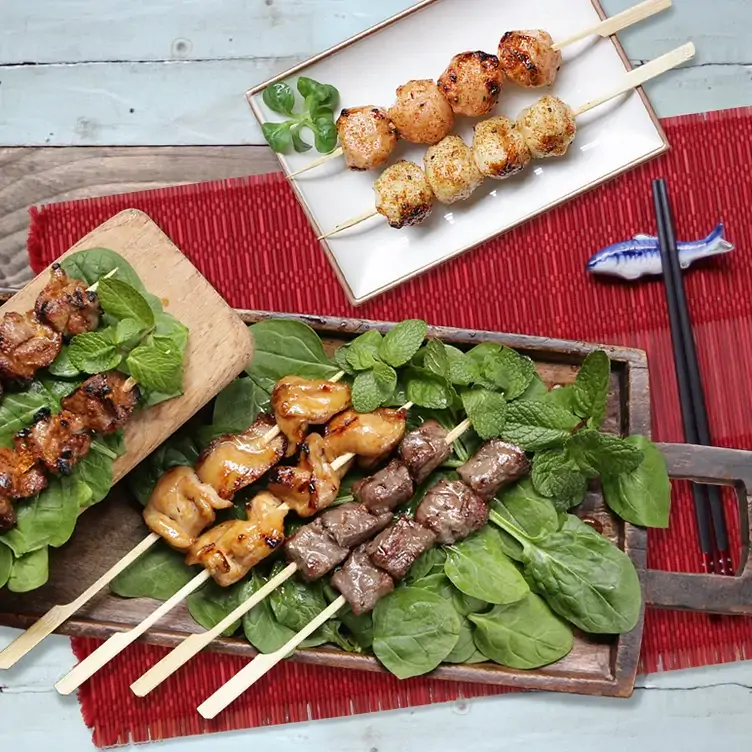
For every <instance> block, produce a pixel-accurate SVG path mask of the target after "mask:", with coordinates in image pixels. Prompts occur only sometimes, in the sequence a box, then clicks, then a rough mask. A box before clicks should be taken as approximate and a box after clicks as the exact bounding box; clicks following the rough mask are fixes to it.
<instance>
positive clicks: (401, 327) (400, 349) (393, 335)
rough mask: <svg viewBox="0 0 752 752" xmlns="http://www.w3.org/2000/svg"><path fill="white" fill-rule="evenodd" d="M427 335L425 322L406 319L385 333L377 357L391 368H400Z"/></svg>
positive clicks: (408, 360)
mask: <svg viewBox="0 0 752 752" xmlns="http://www.w3.org/2000/svg"><path fill="white" fill-rule="evenodd" d="M427 333H428V326H427V325H426V322H425V321H421V320H420V319H406V320H405V321H402V322H401V323H399V324H397V325H396V326H395V327H393V328H392V329H390V330H389V331H388V332H387V333H386V335H385V336H384V339H383V340H382V342H381V344H380V345H379V357H380V358H381V360H383V361H384V363H387V364H389V365H390V366H392V367H393V368H400V367H402V366H404V365H405V364H407V363H409V362H410V360H411V359H412V357H413V355H415V353H417V352H418V350H420V347H421V345H422V344H423V340H424V339H425V338H426V334H427Z"/></svg>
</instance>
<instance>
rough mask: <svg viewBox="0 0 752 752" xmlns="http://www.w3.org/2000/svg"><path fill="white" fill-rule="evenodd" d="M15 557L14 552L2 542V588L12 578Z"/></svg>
mask: <svg viewBox="0 0 752 752" xmlns="http://www.w3.org/2000/svg"><path fill="white" fill-rule="evenodd" d="M14 561H15V557H14V556H13V552H12V551H11V550H10V549H9V548H8V547H7V546H4V545H3V544H2V542H0V588H1V587H4V586H5V583H6V582H8V579H9V578H10V573H11V571H12V570H13V562H14Z"/></svg>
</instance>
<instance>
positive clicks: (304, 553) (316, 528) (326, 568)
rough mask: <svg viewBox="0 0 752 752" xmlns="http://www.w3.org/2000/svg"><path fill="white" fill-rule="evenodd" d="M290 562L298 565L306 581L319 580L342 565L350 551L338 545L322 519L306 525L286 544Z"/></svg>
mask: <svg viewBox="0 0 752 752" xmlns="http://www.w3.org/2000/svg"><path fill="white" fill-rule="evenodd" d="M285 553H286V554H287V559H288V561H290V562H292V563H293V564H297V565H298V570H299V571H300V573H301V574H302V575H303V577H304V578H305V579H306V580H309V581H310V580H317V579H318V578H319V577H323V576H324V575H325V574H326V573H327V572H331V571H332V569H334V567H336V566H337V564H341V563H342V562H343V561H344V560H345V559H346V558H347V554H349V553H350V551H349V550H348V549H347V548H343V547H342V546H338V545H337V541H335V540H334V538H332V536H331V535H329V533H328V531H327V530H326V529H325V528H324V525H323V523H322V522H321V520H320V519H316V520H314V521H313V522H311V523H309V524H308V525H304V526H303V527H301V528H300V530H298V531H297V532H296V533H295V534H294V535H292V536H290V537H289V538H288V539H287V541H286V542H285Z"/></svg>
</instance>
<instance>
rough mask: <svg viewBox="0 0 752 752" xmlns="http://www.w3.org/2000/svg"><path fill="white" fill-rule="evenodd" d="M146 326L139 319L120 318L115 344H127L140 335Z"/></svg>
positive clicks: (116, 329) (116, 328)
mask: <svg viewBox="0 0 752 752" xmlns="http://www.w3.org/2000/svg"><path fill="white" fill-rule="evenodd" d="M146 328H147V327H145V326H144V325H143V324H142V323H141V322H140V321H138V320H137V319H120V321H118V322H117V326H116V327H115V344H116V345H125V344H126V343H127V342H128V341H129V340H131V339H134V338H135V337H138V335H139V334H141V333H142V332H143V331H144V329H146Z"/></svg>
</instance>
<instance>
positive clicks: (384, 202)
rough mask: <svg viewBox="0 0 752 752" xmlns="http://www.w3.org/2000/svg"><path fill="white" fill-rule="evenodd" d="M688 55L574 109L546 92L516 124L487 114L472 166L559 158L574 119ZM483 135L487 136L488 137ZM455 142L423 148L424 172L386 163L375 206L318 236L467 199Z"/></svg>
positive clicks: (640, 72) (392, 221)
mask: <svg viewBox="0 0 752 752" xmlns="http://www.w3.org/2000/svg"><path fill="white" fill-rule="evenodd" d="M694 53H695V47H694V44H692V43H691V42H689V43H687V44H685V45H683V46H682V47H678V48H677V49H675V50H673V51H672V52H669V53H667V54H665V55H663V56H661V57H659V58H656V59H655V60H653V61H651V62H649V63H646V64H645V65H642V66H640V67H639V68H636V69H635V70H633V71H631V72H629V73H627V74H626V75H625V76H624V78H623V79H622V83H621V84H620V85H619V86H618V87H616V88H615V89H614V90H613V91H610V92H608V93H607V94H605V95H603V96H601V97H598V98H597V99H594V100H592V101H590V102H587V103H586V104H583V105H582V106H581V107H578V108H577V109H572V108H570V107H569V106H568V105H567V104H565V103H564V102H562V101H561V100H560V99H557V98H556V97H551V96H546V97H543V98H542V99H540V100H539V101H538V102H536V103H535V104H534V105H532V106H531V107H528V108H527V109H526V110H524V111H523V113H522V114H521V115H520V117H519V119H518V121H517V123H516V126H515V125H514V124H511V121H507V120H506V118H493V120H494V121H496V123H497V126H491V130H492V131H493V133H491V134H488V133H486V132H485V130H483V128H481V131H480V132H479V136H478V138H477V139H476V141H475V143H474V147H475V149H474V152H475V153H474V155H473V156H474V161H475V166H476V167H477V168H479V169H480V172H481V173H484V174H486V175H487V176H489V177H497V178H504V177H509V176H510V175H511V174H514V173H516V172H519V171H520V170H521V169H523V168H524V166H525V165H526V164H527V162H529V157H531V156H532V157H536V158H544V157H551V156H563V155H564V154H566V152H567V150H568V149H569V146H570V145H571V144H572V142H573V141H574V138H575V135H576V132H577V127H576V119H577V118H578V117H580V116H581V115H583V114H585V113H586V112H588V111H590V110H592V109H594V108H596V107H599V106H600V105H602V104H605V103H606V102H609V101H610V100H612V99H615V98H616V97H619V96H621V95H622V94H624V93H626V92H628V91H631V90H632V89H635V88H637V87H638V86H641V85H642V84H644V83H645V82H646V81H649V80H651V79H653V78H656V77H657V76H659V75H661V74H663V73H665V72H666V71H668V70H671V69H672V68H675V67H677V66H678V65H681V64H682V63H684V62H686V61H687V60H689V59H690V58H692V57H693V56H694ZM504 121H506V122H507V123H510V125H509V127H508V128H500V127H498V124H499V123H501V122H504ZM487 127H488V126H487ZM504 130H506V131H507V133H504V132H503V131H504ZM489 136H491V137H492V138H490V139H489ZM494 139H498V143H496V144H495V143H494ZM457 141H458V140H457ZM457 141H454V142H452V143H451V144H445V145H442V144H438V145H437V146H435V147H432V149H433V150H434V151H432V149H429V150H428V152H427V154H426V160H427V163H426V167H427V169H426V172H424V171H423V170H422V169H421V168H420V167H419V166H418V165H416V164H414V163H413V162H407V161H400V162H397V163H396V164H394V165H392V166H391V167H387V169H386V170H384V172H383V173H382V174H381V176H380V177H379V178H378V179H377V180H376V182H375V183H374V192H375V194H376V205H375V208H374V209H372V210H370V211H368V212H365V213H363V214H361V215H359V216H357V217H354V218H352V219H349V220H347V221H346V222H343V223H342V224H340V225H337V226H336V227H335V228H334V229H333V230H330V231H329V232H326V233H324V234H323V235H320V236H319V238H318V239H319V240H324V239H325V238H328V237H331V236H332V235H336V234H337V233H340V232H342V231H343V230H346V229H348V228H350V227H354V226H355V225H358V224H360V223H362V222H365V221H366V220H368V219H370V218H371V217H375V216H377V215H379V214H381V215H382V216H384V217H385V218H386V219H387V221H388V222H389V225H390V226H391V227H394V228H395V229H401V228H403V227H405V226H411V225H415V224H419V223H421V222H423V221H424V220H425V219H427V218H428V216H429V215H430V214H431V211H432V208H433V199H434V197H436V198H438V199H439V200H440V201H442V202H443V203H453V202H454V201H459V200H462V199H465V198H467V197H468V196H469V195H470V194H471V193H472V192H473V190H475V188H477V186H478V185H480V181H479V180H478V176H477V173H476V172H475V171H473V169H472V166H471V165H469V153H468V147H466V146H464V144H460V143H458V142H457ZM522 142H524V146H523V145H522ZM463 147H464V149H463ZM436 150H440V151H436ZM526 150H527V152H529V156H528V155H526V153H525V152H526ZM489 154H490V156H489ZM432 158H439V162H443V165H444V166H443V167H442V166H441V164H438V165H437V166H433V164H432ZM434 187H435V190H434Z"/></svg>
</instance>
